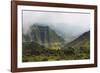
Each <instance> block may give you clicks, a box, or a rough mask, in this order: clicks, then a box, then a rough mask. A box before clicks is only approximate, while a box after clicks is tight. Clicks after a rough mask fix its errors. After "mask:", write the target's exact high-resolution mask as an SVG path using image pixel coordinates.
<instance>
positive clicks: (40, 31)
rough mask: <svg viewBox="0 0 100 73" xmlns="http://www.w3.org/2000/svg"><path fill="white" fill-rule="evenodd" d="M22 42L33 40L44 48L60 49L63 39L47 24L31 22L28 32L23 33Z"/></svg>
mask: <svg viewBox="0 0 100 73" xmlns="http://www.w3.org/2000/svg"><path fill="white" fill-rule="evenodd" d="M23 42H35V43H38V44H40V45H42V46H44V47H46V48H50V49H60V48H61V47H62V44H63V43H64V39H63V38H62V37H61V36H59V34H57V33H56V32H55V31H54V30H53V29H51V28H50V27H49V26H44V25H42V24H33V25H32V26H31V27H30V32H29V33H27V34H23Z"/></svg>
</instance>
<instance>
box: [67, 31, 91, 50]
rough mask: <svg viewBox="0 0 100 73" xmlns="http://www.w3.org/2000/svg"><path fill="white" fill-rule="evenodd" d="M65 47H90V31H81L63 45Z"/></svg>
mask: <svg viewBox="0 0 100 73" xmlns="http://www.w3.org/2000/svg"><path fill="white" fill-rule="evenodd" d="M65 47H73V48H80V47H83V48H90V31H88V32H85V33H83V34H82V35H80V36H79V37H78V38H76V39H75V40H73V41H72V42H70V43H68V44H67V45H65Z"/></svg>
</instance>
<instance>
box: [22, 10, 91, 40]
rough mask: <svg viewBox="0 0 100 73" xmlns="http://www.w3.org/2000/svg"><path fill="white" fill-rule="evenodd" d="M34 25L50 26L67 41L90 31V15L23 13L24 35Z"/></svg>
mask: <svg viewBox="0 0 100 73" xmlns="http://www.w3.org/2000/svg"><path fill="white" fill-rule="evenodd" d="M34 23H43V24H45V25H48V26H50V27H51V28H53V29H54V30H55V31H57V33H59V35H61V36H62V35H63V37H64V38H65V39H66V40H67V41H68V40H71V39H74V38H76V37H77V36H78V35H80V34H82V33H84V32H86V31H88V30H90V26H89V25H90V14H86V13H70V12H69V13H68V12H67V13H57V12H40V11H23V30H24V33H27V32H28V30H29V27H30V26H31V25H33V24H34Z"/></svg>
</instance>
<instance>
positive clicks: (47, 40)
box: [22, 26, 90, 62]
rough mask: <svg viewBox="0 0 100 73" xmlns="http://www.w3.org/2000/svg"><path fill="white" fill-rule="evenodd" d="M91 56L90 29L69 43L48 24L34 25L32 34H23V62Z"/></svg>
mask: <svg viewBox="0 0 100 73" xmlns="http://www.w3.org/2000/svg"><path fill="white" fill-rule="evenodd" d="M44 29H45V30H44ZM44 32H45V33H44ZM29 35H30V36H29ZM41 38H42V39H41ZM89 58H90V31H88V32H85V33H83V34H82V35H81V36H79V37H78V38H76V39H75V40H73V41H72V42H69V43H67V44H66V43H65V41H64V39H63V38H62V37H61V36H59V35H58V34H57V33H56V32H55V31H54V30H52V29H50V28H49V27H47V26H46V27H43V26H32V27H31V32H30V34H29V33H28V34H26V35H25V34H23V42H22V61H23V62H35V61H36V62H37V61H56V60H57V61H58V60H81V59H89Z"/></svg>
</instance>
